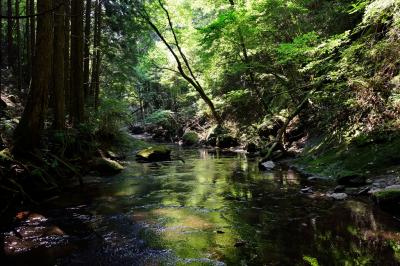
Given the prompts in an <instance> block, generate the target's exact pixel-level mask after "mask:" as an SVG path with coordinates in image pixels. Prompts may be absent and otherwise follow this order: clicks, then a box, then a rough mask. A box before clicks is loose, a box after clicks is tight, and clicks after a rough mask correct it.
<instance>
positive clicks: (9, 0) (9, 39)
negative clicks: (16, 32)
mask: <svg viewBox="0 0 400 266" xmlns="http://www.w3.org/2000/svg"><path fill="white" fill-rule="evenodd" d="M12 15H13V12H12V0H7V16H8V19H7V59H8V65H9V66H10V67H13V66H14V47H13V34H12V33H13V20H12V18H11V17H12Z"/></svg>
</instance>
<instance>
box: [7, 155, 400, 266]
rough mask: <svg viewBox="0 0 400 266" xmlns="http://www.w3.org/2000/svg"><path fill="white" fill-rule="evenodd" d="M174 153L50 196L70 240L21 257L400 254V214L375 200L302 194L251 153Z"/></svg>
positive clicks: (87, 261) (170, 259)
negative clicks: (339, 199)
mask: <svg viewBox="0 0 400 266" xmlns="http://www.w3.org/2000/svg"><path fill="white" fill-rule="evenodd" d="M175 153H177V155H179V156H180V157H181V158H184V159H185V163H183V162H182V161H172V162H164V163H156V164H152V163H147V164H139V163H136V162H134V161H133V160H131V161H130V162H129V164H128V166H127V169H126V170H125V171H124V172H123V173H122V174H120V175H118V176H115V177H109V178H88V179H87V180H89V181H90V183H89V184H88V185H87V186H86V187H85V188H84V189H75V190H71V191H69V192H68V193H65V195H63V196H62V197H60V198H59V199H57V200H55V201H54V202H52V203H51V204H49V206H46V210H47V211H46V212H45V216H46V217H48V223H51V224H54V225H57V226H58V227H59V228H60V229H62V231H63V232H64V233H65V234H64V235H63V236H62V239H63V241H61V242H59V243H58V242H56V243H54V245H53V246H52V245H46V244H45V243H46V242H45V241H44V240H43V237H42V238H39V240H38V241H39V242H40V241H44V245H38V247H37V248H35V249H31V250H28V252H21V253H19V254H16V255H15V256H14V257H13V258H14V260H13V263H12V265H28V264H24V263H26V261H29V260H30V261H34V260H38V261H41V262H42V263H41V265H46V264H47V265H54V264H57V265H399V264H400V262H399V261H400V234H399V223H398V222H397V221H396V220H395V219H393V217H391V216H389V215H387V214H385V213H382V212H381V211H379V210H378V209H375V208H374V207H373V206H371V205H370V204H369V203H368V201H366V202H363V201H360V200H352V199H350V200H347V201H344V202H334V201H331V200H327V199H326V197H323V196H322V195H320V194H321V193H315V194H313V195H303V194H301V193H299V191H300V189H301V188H302V187H303V186H304V185H308V184H307V181H306V180H305V179H303V178H301V177H300V176H299V175H297V174H296V173H295V172H293V171H292V170H290V169H282V170H278V171H274V172H260V171H259V170H258V166H257V163H256V161H255V160H253V159H248V158H246V156H245V155H244V154H227V155H226V154H219V153H210V152H208V151H207V150H194V149H189V150H181V149H176V150H175ZM7 234H10V232H5V233H4V234H3V241H2V245H4V243H5V241H4V236H7ZM48 240H49V238H47V241H48ZM3 250H4V247H3ZM33 251H34V252H33ZM5 257H6V258H7V259H9V258H10V256H5ZM43 257H46V258H47V261H45V260H43ZM15 258H24V260H16V259H15ZM2 261H6V260H5V258H4V257H3V258H2ZM9 261H10V260H9ZM2 265H3V263H2Z"/></svg>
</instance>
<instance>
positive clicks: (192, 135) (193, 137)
mask: <svg viewBox="0 0 400 266" xmlns="http://www.w3.org/2000/svg"><path fill="white" fill-rule="evenodd" d="M182 143H183V145H185V146H193V145H196V144H198V143H199V135H197V133H196V132H194V131H187V132H185V134H183V136H182Z"/></svg>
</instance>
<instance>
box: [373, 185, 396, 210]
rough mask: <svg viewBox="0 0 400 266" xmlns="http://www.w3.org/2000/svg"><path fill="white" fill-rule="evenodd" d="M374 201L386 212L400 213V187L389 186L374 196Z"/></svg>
mask: <svg viewBox="0 0 400 266" xmlns="http://www.w3.org/2000/svg"><path fill="white" fill-rule="evenodd" d="M372 197H373V199H374V201H375V202H376V203H377V204H378V205H379V207H381V208H382V209H384V210H387V211H390V212H395V213H399V207H400V188H399V187H398V185H394V186H389V187H386V188H384V189H381V190H378V191H376V192H374V193H373V194H372Z"/></svg>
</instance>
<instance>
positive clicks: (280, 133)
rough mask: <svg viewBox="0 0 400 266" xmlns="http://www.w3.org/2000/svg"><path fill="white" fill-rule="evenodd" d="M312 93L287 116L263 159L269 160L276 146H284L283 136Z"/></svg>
mask: <svg viewBox="0 0 400 266" xmlns="http://www.w3.org/2000/svg"><path fill="white" fill-rule="evenodd" d="M311 94H312V91H310V92H308V93H307V95H306V97H304V99H303V100H302V101H301V102H300V104H299V105H298V106H297V107H296V109H295V110H294V111H293V112H292V113H291V114H290V115H289V116H288V117H287V118H286V121H285V123H284V124H283V126H282V127H281V128H280V129H279V130H278V133H277V134H276V137H275V140H274V142H272V145H271V147H270V148H269V149H268V152H267V155H266V156H265V157H264V158H263V159H262V161H268V160H270V159H271V155H272V152H273V151H274V150H275V148H276V147H278V146H282V147H284V145H283V136H284V135H285V132H286V128H287V127H288V126H289V124H290V122H291V121H292V120H293V119H294V118H295V117H296V116H297V115H298V114H299V113H300V112H301V111H302V110H303V108H304V107H305V106H306V104H307V102H308V99H309V98H310V95H311Z"/></svg>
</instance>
